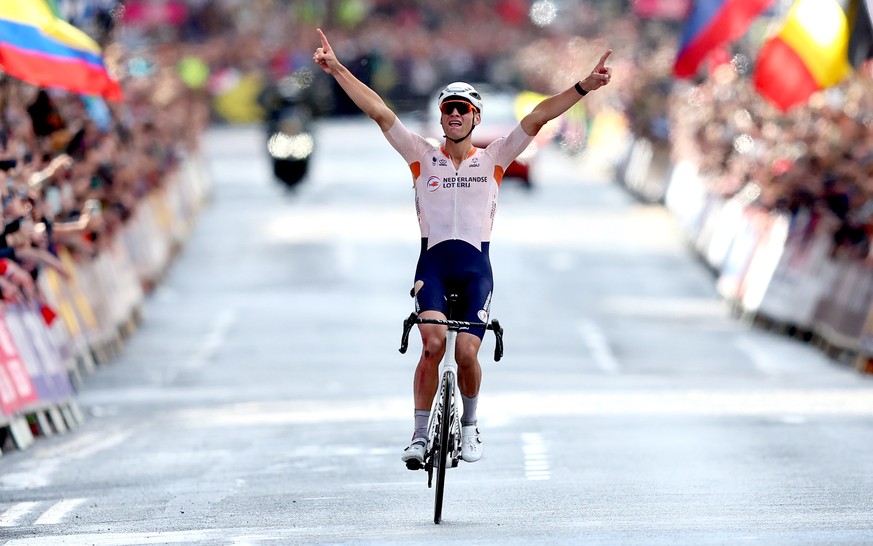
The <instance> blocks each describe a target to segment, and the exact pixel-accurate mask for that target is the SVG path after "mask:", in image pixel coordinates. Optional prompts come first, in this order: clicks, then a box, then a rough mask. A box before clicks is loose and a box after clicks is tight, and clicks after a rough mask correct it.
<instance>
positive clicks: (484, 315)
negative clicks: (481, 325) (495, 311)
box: [476, 292, 491, 322]
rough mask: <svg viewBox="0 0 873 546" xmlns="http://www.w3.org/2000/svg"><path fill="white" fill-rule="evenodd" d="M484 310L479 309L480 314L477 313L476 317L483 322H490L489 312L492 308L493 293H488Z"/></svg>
mask: <svg viewBox="0 0 873 546" xmlns="http://www.w3.org/2000/svg"><path fill="white" fill-rule="evenodd" d="M482 307H483V308H482V309H479V312H478V313H476V316H478V317H479V320H481V321H482V322H488V310H489V308H490V307H491V292H488V297H486V298H485V305H483V306H482Z"/></svg>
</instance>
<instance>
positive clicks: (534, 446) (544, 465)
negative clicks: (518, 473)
mask: <svg viewBox="0 0 873 546" xmlns="http://www.w3.org/2000/svg"><path fill="white" fill-rule="evenodd" d="M521 451H522V453H524V477H525V478H527V479H528V480H548V479H550V478H551V477H552V473H551V471H550V470H549V451H548V448H546V443H545V441H544V440H543V435H542V434H539V433H535V432H526V433H524V434H522V435H521Z"/></svg>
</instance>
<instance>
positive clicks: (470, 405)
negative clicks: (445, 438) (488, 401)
mask: <svg viewBox="0 0 873 546" xmlns="http://www.w3.org/2000/svg"><path fill="white" fill-rule="evenodd" d="M461 400H463V402H464V415H463V416H461V426H463V427H466V426H469V425H475V424H476V406H478V405H479V393H476V396H473V397H470V398H468V397H466V396H464V395H463V394H461Z"/></svg>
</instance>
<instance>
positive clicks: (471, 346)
mask: <svg viewBox="0 0 873 546" xmlns="http://www.w3.org/2000/svg"><path fill="white" fill-rule="evenodd" d="M480 345H481V341H480V340H479V338H478V337H476V336H469V335H464V336H458V343H457V346H456V347H455V359H456V360H457V361H458V366H459V367H461V368H467V367H473V366H476V365H478V364H479V346H480Z"/></svg>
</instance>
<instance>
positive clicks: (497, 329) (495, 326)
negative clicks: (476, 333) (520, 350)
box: [491, 319, 503, 362]
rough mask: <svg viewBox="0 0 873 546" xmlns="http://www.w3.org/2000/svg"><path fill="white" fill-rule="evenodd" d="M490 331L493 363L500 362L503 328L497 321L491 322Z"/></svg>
mask: <svg viewBox="0 0 873 546" xmlns="http://www.w3.org/2000/svg"><path fill="white" fill-rule="evenodd" d="M491 329H492V330H493V331H494V341H495V343H494V362H500V359H501V358H503V327H502V326H500V323H499V322H497V319H494V320H492V321H491Z"/></svg>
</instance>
